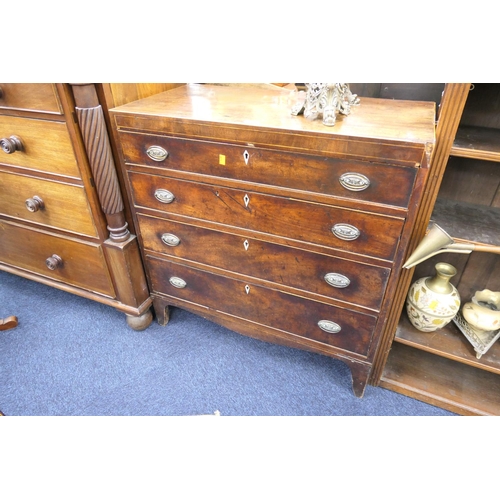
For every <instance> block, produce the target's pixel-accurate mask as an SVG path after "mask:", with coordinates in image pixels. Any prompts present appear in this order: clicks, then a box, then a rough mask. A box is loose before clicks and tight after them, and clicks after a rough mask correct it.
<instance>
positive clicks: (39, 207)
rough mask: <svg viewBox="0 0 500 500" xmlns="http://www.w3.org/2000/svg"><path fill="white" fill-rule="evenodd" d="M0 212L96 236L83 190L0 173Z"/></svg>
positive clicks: (78, 187)
mask: <svg viewBox="0 0 500 500" xmlns="http://www.w3.org/2000/svg"><path fill="white" fill-rule="evenodd" d="M0 213H2V214H4V215H8V216H10V217H15V218H20V219H23V220H28V221H31V222H36V223H39V224H43V225H44V226H48V227H54V228H58V229H64V230H68V231H74V232H76V233H79V234H85V235H88V236H97V230H96V228H95V226H94V223H93V219H92V215H91V212H90V208H89V205H88V202H87V199H86V196H85V192H84V189H83V187H80V186H71V185H69V184H62V183H58V182H52V181H47V180H42V179H34V178H32V177H25V176H23V175H16V174H9V173H6V172H0Z"/></svg>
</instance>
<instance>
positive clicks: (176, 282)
mask: <svg viewBox="0 0 500 500" xmlns="http://www.w3.org/2000/svg"><path fill="white" fill-rule="evenodd" d="M168 281H169V282H170V284H171V285H172V286H175V288H186V286H187V283H186V282H185V281H184V280H183V279H182V278H179V277H178V276H172V277H171V278H170V279H169V280H168Z"/></svg>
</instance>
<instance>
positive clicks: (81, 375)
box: [0, 271, 454, 416]
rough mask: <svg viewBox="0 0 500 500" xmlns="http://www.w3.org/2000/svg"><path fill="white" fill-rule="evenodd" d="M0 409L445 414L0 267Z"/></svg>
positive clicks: (334, 371) (190, 321)
mask: <svg viewBox="0 0 500 500" xmlns="http://www.w3.org/2000/svg"><path fill="white" fill-rule="evenodd" d="M0 304H1V309H0V316H1V317H5V316H10V315H15V316H17V317H18V320H19V325H18V326H17V328H14V329H12V330H6V331H3V332H0V410H1V411H2V412H3V413H4V414H5V415H11V416H73V415H79V416H109V415H111V416H120V415H134V416H155V415H158V416H160V415H165V416H188V415H200V414H201V415H208V414H213V413H214V412H217V411H218V412H220V414H221V415H222V416H355V415H367V416H400V415H401V416H402V415H408V416H410V415H412V416H423V415H430V416H447V415H454V414H453V413H450V412H447V411H445V410H442V409H440V408H437V407H434V406H431V405H428V404H425V403H422V402H420V401H417V400H414V399H412V398H409V397H406V396H402V395H400V394H396V393H393V392H392V391H388V390H385V389H382V388H378V387H371V386H369V387H367V389H366V392H365V396H364V397H363V398H362V399H358V398H356V397H355V396H354V394H353V392H352V389H351V376H350V371H349V368H348V367H347V366H346V365H345V364H344V363H342V362H340V361H338V360H335V359H332V358H329V357H326V356H321V355H317V354H312V353H308V352H304V351H300V350H297V349H292V348H288V347H283V346H277V345H272V344H269V343H266V342H261V341H258V340H254V339H251V338H248V337H244V336H242V335H238V334H236V333H234V332H231V331H229V330H227V329H226V328H223V327H221V326H218V325H216V324H214V323H211V322H209V321H207V320H204V319H203V318H200V317H197V316H195V315H193V314H191V313H188V312H186V311H183V310H181V309H177V308H174V309H173V311H172V314H171V319H170V322H169V324H168V325H167V326H166V327H161V326H160V325H158V324H157V323H156V321H155V320H153V323H152V324H151V326H150V327H149V328H148V329H147V330H144V331H142V332H136V331H134V330H132V329H130V328H129V327H128V326H127V324H126V321H125V316H124V314H122V313H120V312H118V311H117V310H115V309H114V308H111V307H108V306H104V305H102V304H99V303H97V302H94V301H92V300H88V299H85V298H82V297H77V296H74V295H72V294H68V293H65V292H63V291H60V290H56V289H53V288H51V287H48V286H45V285H42V284H39V283H36V282H33V281H31V280H27V279H24V278H20V277H17V276H14V275H11V274H9V273H5V272H1V271H0Z"/></svg>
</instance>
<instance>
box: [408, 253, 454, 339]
mask: <svg viewBox="0 0 500 500" xmlns="http://www.w3.org/2000/svg"><path fill="white" fill-rule="evenodd" d="M456 274H457V270H456V269H455V267H453V266H452V265H451V264H446V263H445V262H439V263H438V264H436V274H435V276H428V277H425V278H420V279H418V280H417V281H415V283H413V285H412V286H411V287H410V290H409V292H408V296H407V299H406V312H407V314H408V318H409V320H410V322H411V324H412V325H413V326H414V327H415V328H417V329H418V330H420V331H422V332H434V331H435V330H438V329H440V328H443V327H444V326H446V325H447V324H448V323H449V322H450V321H451V320H452V319H453V318H454V317H455V315H456V314H457V313H458V311H459V309H460V296H459V294H458V291H457V289H456V288H455V287H454V286H453V284H452V283H450V279H451V278H453V276H455V275H456Z"/></svg>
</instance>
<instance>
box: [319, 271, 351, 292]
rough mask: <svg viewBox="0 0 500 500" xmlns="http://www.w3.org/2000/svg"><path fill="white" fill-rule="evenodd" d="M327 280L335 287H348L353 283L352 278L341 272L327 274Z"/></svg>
mask: <svg viewBox="0 0 500 500" xmlns="http://www.w3.org/2000/svg"><path fill="white" fill-rule="evenodd" d="M325 281H326V282H327V283H328V284H329V285H330V286H333V287H335V288H347V287H348V286H349V285H350V284H351V280H350V279H349V278H348V277H347V276H344V275H343V274H339V273H328V274H325Z"/></svg>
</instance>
